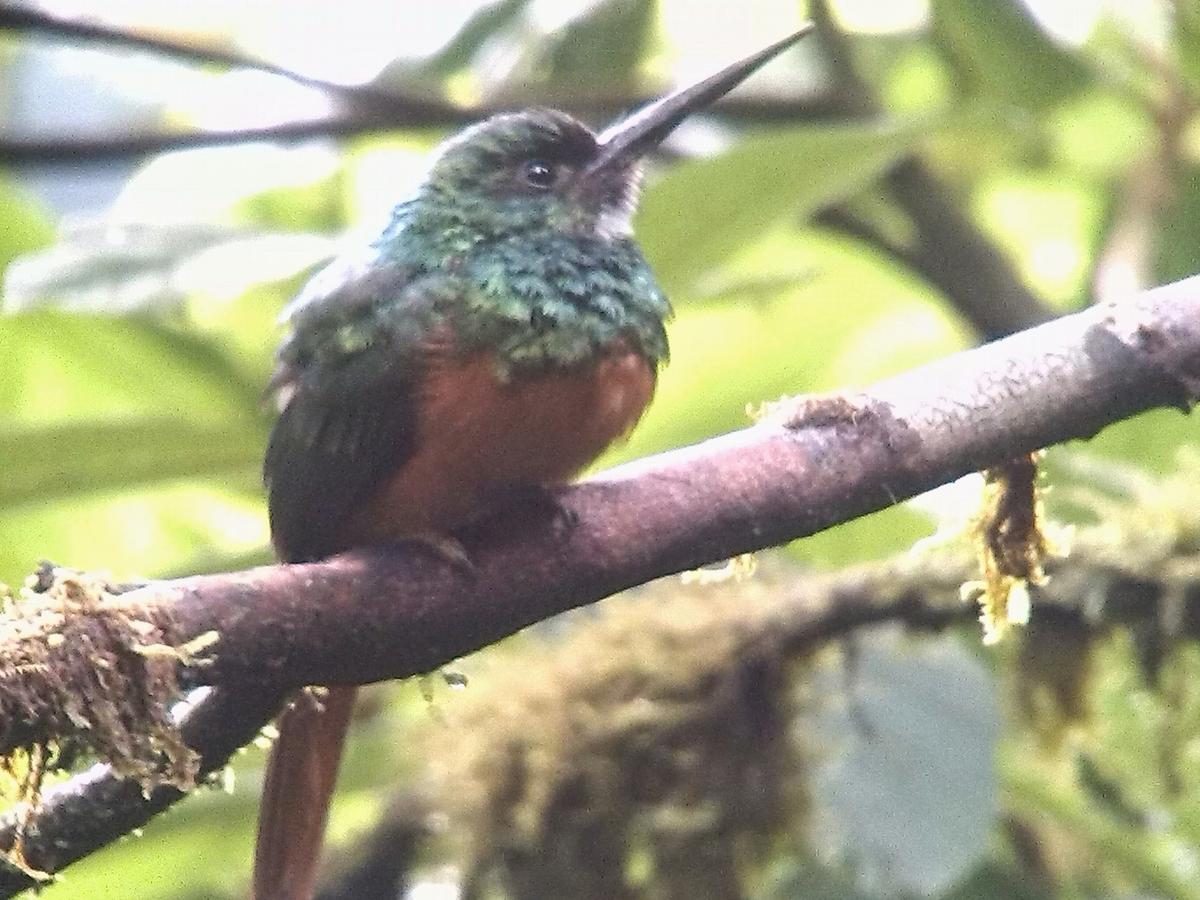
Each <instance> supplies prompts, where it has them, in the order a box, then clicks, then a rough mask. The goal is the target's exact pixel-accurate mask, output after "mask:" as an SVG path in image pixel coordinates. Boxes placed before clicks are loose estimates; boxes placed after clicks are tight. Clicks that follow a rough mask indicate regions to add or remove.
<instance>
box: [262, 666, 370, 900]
mask: <svg viewBox="0 0 1200 900" xmlns="http://www.w3.org/2000/svg"><path fill="white" fill-rule="evenodd" d="M356 693H357V688H354V687H333V688H330V689H329V691H328V693H327V695H326V696H325V698H324V700H323V701H322V703H321V705H320V706H318V705H317V704H315V703H306V702H300V703H296V704H293V705H292V706H291V707H290V708H289V709H288V710H287V711H286V712H285V713H284V714H283V716H282V717H281V718H280V720H279V738H278V740H276V741H275V744H274V746H273V747H272V748H271V757H270V759H269V760H268V762H267V776H266V783H265V784H264V786H263V798H262V807H261V809H260V810H259V814H258V843H257V845H256V846H255V848H254V900H311V898H312V896H313V891H314V890H315V886H316V878H317V862H318V860H319V858H320V853H321V842H322V839H323V838H324V835H325V820H326V818H327V816H328V814H329V801H330V799H331V798H332V796H333V786H334V782H335V781H336V780H337V772H338V764H339V762H340V761H341V758H342V744H343V743H344V741H345V737H346V730H347V728H348V727H349V725H350V713H351V712H352V710H353V708H354V697H355V694H356Z"/></svg>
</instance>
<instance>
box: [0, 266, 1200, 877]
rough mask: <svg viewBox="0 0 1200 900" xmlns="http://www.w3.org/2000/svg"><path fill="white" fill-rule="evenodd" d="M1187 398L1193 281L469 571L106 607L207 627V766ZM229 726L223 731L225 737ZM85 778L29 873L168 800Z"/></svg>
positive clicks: (509, 538)
mask: <svg viewBox="0 0 1200 900" xmlns="http://www.w3.org/2000/svg"><path fill="white" fill-rule="evenodd" d="M1198 397H1200V276H1197V277H1193V278H1190V279H1186V280H1184V281H1181V282H1177V283H1175V284H1171V285H1168V286H1165V287H1161V288H1158V289H1155V290H1152V291H1149V292H1146V293H1145V294H1142V295H1140V296H1138V297H1136V298H1134V299H1132V300H1130V301H1127V302H1125V303H1122V304H1103V305H1098V306H1095V307H1092V308H1090V309H1088V310H1086V311H1084V312H1081V313H1077V314H1075V315H1072V316H1067V317H1064V318H1062V319H1060V320H1057V321H1055V322H1051V323H1049V324H1046V325H1042V326H1039V327H1037V328H1034V329H1031V330H1028V331H1026V332H1022V333H1020V334H1017V335H1014V336H1012V337H1010V338H1007V339H1004V340H1001V341H997V342H995V343H992V344H989V345H986V346H984V347H980V348H976V349H974V350H970V351H966V352H963V353H960V354H957V355H955V356H952V357H949V358H947V359H944V360H941V361H939V362H936V363H933V364H931V365H927V366H924V367H921V368H918V369H915V370H913V371H910V372H908V373H905V374H903V375H900V376H898V377H895V378H891V379H888V380H886V381H883V382H880V383H878V384H876V385H874V386H873V387H871V388H869V389H867V390H865V391H863V392H862V393H861V394H857V395H849V396H830V397H817V398H808V399H805V398H801V399H799V400H795V401H791V402H789V403H785V404H780V405H779V406H777V407H776V408H775V409H774V410H773V411H772V412H771V413H770V414H769V415H768V416H767V417H766V418H765V419H764V420H763V421H761V422H760V423H759V424H756V425H754V426H752V427H750V428H746V429H743V430H741V431H738V432H734V433H731V434H727V435H724V436H721V437H718V438H714V439H712V440H710V441H706V442H704V443H702V444H698V445H696V446H693V447H688V448H684V449H680V450H676V451H673V452H670V453H666V454H663V455H661V456H657V457H652V458H649V459H646V460H642V461H640V462H636V463H633V464H630V465H627V466H623V467H620V468H618V469H614V470H612V471H610V472H607V473H604V474H602V475H600V476H598V477H596V478H594V479H592V480H589V481H586V482H584V483H582V484H578V485H575V486H573V487H569V488H565V489H563V490H562V491H561V492H560V493H559V495H558V500H559V501H560V502H561V503H562V505H563V506H564V507H565V508H566V509H567V510H569V511H570V512H572V513H574V514H575V515H576V516H577V517H578V524H577V525H575V526H574V527H573V528H571V529H570V530H569V531H565V532H564V531H563V530H562V529H561V528H559V527H556V525H555V521H553V520H551V519H550V518H549V517H546V516H544V515H542V516H538V515H530V516H528V521H527V522H524V523H523V525H522V523H518V522H516V521H514V520H513V518H511V517H506V518H505V520H504V521H503V522H500V521H496V522H492V523H490V524H489V523H483V524H481V525H479V526H477V527H474V528H472V529H470V530H469V531H468V532H465V533H463V534H462V535H461V539H462V541H463V543H464V545H465V547H466V549H467V551H468V553H469V555H470V557H471V559H472V561H473V563H474V566H475V571H474V572H473V573H472V574H470V575H468V574H466V573H464V572H463V571H461V569H458V568H455V567H454V566H451V565H448V564H446V563H445V562H444V561H442V560H441V559H440V558H439V557H438V556H436V555H435V554H431V553H429V552H428V551H427V550H425V549H423V548H422V547H420V546H412V547H392V548H375V549H364V550H359V551H355V552H351V553H347V554H344V555H342V556H339V557H336V558H334V559H332V560H329V561H327V562H323V563H314V564H308V565H296V566H270V567H263V568H259V569H253V570H250V571H247V572H239V573H231V574H221V575H210V576H200V577H194V578H186V579H180V580H177V581H170V582H162V583H155V584H151V585H148V586H146V587H143V588H140V589H138V590H134V591H131V592H129V593H127V594H123V595H121V597H120V598H119V599H118V600H114V601H113V602H119V603H122V604H128V605H130V606H131V607H133V608H136V609H140V610H147V611H151V610H152V611H155V613H156V614H159V615H163V614H166V615H170V616H171V617H173V619H174V622H175V624H176V625H177V627H178V629H179V634H180V636H181V638H183V639H189V638H192V637H196V636H198V635H201V634H203V633H205V632H208V631H210V630H216V631H217V632H219V634H220V640H219V642H218V644H217V645H216V648H215V650H216V658H215V660H214V661H213V662H212V664H211V665H209V666H206V667H203V668H198V669H195V670H194V672H193V675H194V677H195V678H196V679H197V680H203V681H206V682H211V683H214V684H218V685H219V686H220V688H219V690H218V691H216V692H214V695H213V697H211V698H209V700H208V701H207V702H206V703H205V704H204V705H202V706H201V707H198V709H197V711H196V713H195V715H196V716H199V717H201V719H202V720H203V721H204V722H206V723H207V724H205V725H203V726H201V725H196V724H194V723H195V722H197V721H200V719H194V718H192V717H189V719H188V725H187V728H186V736H187V739H188V740H189V741H190V742H193V746H194V747H195V748H196V749H197V750H198V751H199V752H201V754H202V755H203V757H204V768H205V769H206V770H210V771H211V770H212V769H214V768H217V767H219V766H221V765H223V764H224V761H225V759H226V758H227V757H228V753H229V752H230V750H231V748H232V746H234V745H236V744H237V743H238V742H245V741H246V740H248V739H249V737H250V736H251V732H252V731H253V730H254V728H256V727H257V726H258V725H261V724H263V723H264V722H265V721H266V720H267V718H268V717H269V716H270V714H271V713H272V712H273V711H274V708H275V704H276V701H277V698H278V697H279V696H280V695H281V694H282V693H283V692H284V691H286V690H287V689H288V688H292V687H295V686H298V685H303V684H312V683H317V684H337V683H366V682H370V681H375V680H379V679H385V678H398V677H405V676H408V675H412V674H415V673H419V672H426V671H429V670H431V669H433V668H436V667H437V666H440V665H442V664H444V663H446V662H448V661H450V660H452V659H454V658H456V657H458V656H461V655H463V654H465V653H469V652H472V651H474V650H476V649H478V648H480V647H483V646H485V645H487V644H489V643H491V642H493V641H495V640H498V639H500V638H502V637H504V636H506V635H509V634H512V633H514V632H516V631H518V630H520V629H521V628H524V627H525V626H527V625H529V624H531V623H533V622H536V621H539V620H541V619H544V618H547V617H549V616H551V615H554V614H556V613H559V612H562V611H564V610H567V609H571V608H574V607H577V606H580V605H583V604H586V603H591V602H594V601H596V600H598V599H601V598H602V597H605V596H608V595H610V594H612V593H614V592H615V591H618V590H621V589H622V588H625V587H629V586H632V585H635V584H640V583H643V582H646V581H649V580H651V579H653V578H657V577H660V576H663V575H668V574H671V573H674V572H679V571H683V570H687V569H692V568H695V567H697V566H700V565H704V564H706V563H711V562H714V561H717V560H721V559H725V558H728V557H730V556H733V555H735V554H739V553H744V552H747V551H752V550H757V549H761V548H764V547H769V546H773V545H776V544H779V543H782V542H785V541H788V540H792V539H795V538H799V537H803V536H805V535H809V534H812V533H814V532H816V531H819V530H821V529H823V528H827V527H830V526H832V525H835V524H838V523H840V522H844V521H847V520H849V519H852V518H855V517H856V516H859V515H862V514H864V513H868V512H872V511H874V510H877V509H881V508H883V507H885V506H888V505H889V504H892V503H895V502H897V501H899V500H902V499H905V498H907V497H911V496H913V495H915V494H918V493H921V492H923V491H925V490H928V489H930V488H932V487H935V486H937V485H939V484H943V483H945V482H948V481H951V480H953V479H955V478H957V477H959V476H961V475H963V474H965V473H968V472H971V471H975V470H978V469H981V468H985V467H987V466H990V465H993V464H995V463H998V462H1001V461H1003V460H1006V459H1009V458H1011V457H1013V456H1015V455H1018V454H1022V453H1027V452H1029V451H1032V450H1034V449H1037V448H1040V447H1044V446H1047V445H1050V444H1055V443H1059V442H1062V441H1066V440H1070V439H1074V438H1081V437H1089V436H1091V435H1092V434H1094V433H1095V432H1097V431H1098V430H1100V429H1101V428H1103V427H1104V426H1105V425H1107V424H1109V423H1111V422H1115V421H1117V420H1119V419H1123V418H1126V417H1128V416H1131V415H1133V414H1135V413H1138V412H1141V411H1143V410H1147V409H1150V408H1152V407H1158V406H1173V407H1177V408H1180V409H1183V410H1187V409H1188V408H1189V407H1190V406H1191V405H1192V404H1193V403H1194V402H1195V401H1196V400H1197V398H1198ZM50 662H51V664H53V659H51V661H50ZM214 709H215V710H217V711H218V712H211V711H212V710H214ZM247 710H251V711H250V712H247ZM204 717H207V718H204ZM223 717H229V718H231V719H232V723H233V724H231V725H230V726H228V727H227V728H223V727H222V726H221V724H220V721H219V720H220V719H222V718H223ZM80 778H81V779H83V781H82V782H81V781H80V779H76V780H75V781H74V782H68V783H67V784H66V785H63V786H61V787H60V788H59V789H58V791H57V792H55V793H54V794H52V795H51V797H50V798H49V800H48V801H47V804H46V806H45V807H44V808H43V809H42V810H40V811H39V812H38V813H37V814H35V816H34V820H33V831H32V833H31V834H32V837H33V838H34V841H33V842H32V843H31V844H30V846H29V848H28V849H27V852H28V853H29V858H30V860H31V862H33V864H34V865H42V866H46V867H47V868H49V869H53V870H57V869H59V868H61V867H62V866H64V865H66V864H67V863H69V862H71V861H72V860H74V859H77V858H79V856H81V855H84V854H86V853H87V852H90V850H91V849H94V848H95V847H96V846H99V844H100V843H102V841H101V840H100V838H99V837H98V836H97V835H96V833H95V832H96V830H97V829H102V828H103V827H105V826H104V825H103V823H98V822H90V823H81V822H79V821H77V819H78V818H79V817H76V816H72V815H71V809H72V805H73V804H76V807H75V808H79V809H82V808H89V807H87V806H86V804H87V802H88V801H87V798H88V797H93V796H96V795H100V796H102V797H104V798H106V801H108V800H113V798H115V800H113V802H117V801H119V803H120V804H121V805H120V810H121V811H120V812H119V814H114V816H113V822H114V823H115V825H114V827H113V828H112V830H111V831H110V832H109V833H108V835H107V839H115V837H117V836H118V834H119V833H121V831H122V830H128V829H131V828H133V827H135V826H136V825H138V824H141V822H144V821H145V820H146V819H148V818H149V817H150V816H152V815H153V814H154V813H156V812H157V811H159V810H160V809H161V808H163V807H164V806H166V805H167V804H168V803H170V802H172V801H173V800H174V799H177V797H178V794H177V792H164V791H163V790H159V791H156V792H154V793H152V795H151V797H150V798H148V799H146V800H142V798H141V797H140V795H138V796H133V793H134V792H135V789H131V788H129V787H127V786H126V787H122V786H121V783H120V782H119V780H118V779H116V778H115V777H113V776H112V775H111V773H105V772H103V771H102V770H98V771H96V772H93V773H91V774H85V775H84V776H80ZM60 798H61V799H60ZM67 798H70V799H69V800H68V799H67ZM90 808H94V807H90ZM92 818H95V817H94V816H92ZM77 831H82V833H84V834H85V838H84V839H82V840H78V841H77V840H76V839H75V834H76V832H77ZM2 839H3V833H2V832H0V840H2ZM43 850H44V852H45V854H46V855H45V856H40V855H38V854H39V853H40V852H42V851H43ZM8 884H9V882H6V881H4V880H3V879H2V878H0V887H3V888H4V890H9V888H8V887H7V885H8ZM0 895H3V896H8V895H10V894H4V893H3V891H0Z"/></svg>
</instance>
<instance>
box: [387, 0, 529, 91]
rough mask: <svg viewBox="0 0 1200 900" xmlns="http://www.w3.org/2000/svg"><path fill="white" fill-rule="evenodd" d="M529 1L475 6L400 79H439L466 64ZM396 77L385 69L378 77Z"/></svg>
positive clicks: (390, 81)
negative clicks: (436, 48) (444, 41)
mask: <svg viewBox="0 0 1200 900" xmlns="http://www.w3.org/2000/svg"><path fill="white" fill-rule="evenodd" d="M529 3H530V0H500V2H497V3H488V4H486V5H485V6H483V8H482V9H479V10H476V11H475V12H474V13H473V14H472V15H471V16H470V17H469V18H468V19H467V21H466V22H465V23H464V24H463V26H462V28H460V29H459V31H458V33H457V34H456V35H455V36H454V37H453V38H452V39H451V40H450V42H449V43H448V44H446V46H445V47H443V48H442V49H441V50H439V51H438V52H437V53H435V54H434V55H433V56H431V57H429V58H428V59H427V60H425V61H424V62H423V63H421V64H420V65H419V66H417V67H416V68H414V69H412V71H411V74H410V75H409V76H406V77H405V78H404V79H403V80H404V81H405V82H408V81H410V80H411V79H412V78H414V77H415V78H417V79H422V80H428V81H434V82H441V81H443V80H445V79H446V78H448V77H450V76H451V75H454V74H456V73H458V72H461V71H463V70H464V69H466V68H468V67H469V66H470V65H471V63H472V61H473V60H474V59H475V55H476V54H477V53H478V52H479V51H480V50H481V49H482V48H483V46H484V45H485V44H486V43H487V42H488V41H490V40H492V39H493V38H494V37H495V36H496V35H497V34H499V33H501V32H502V31H503V30H504V29H506V28H508V27H509V26H510V25H511V24H512V23H513V22H514V20H516V18H517V17H518V16H519V15H520V14H521V13H522V12H523V11H524V10H525V7H527V6H528V5H529ZM397 80H399V79H396V78H395V77H394V73H392V72H389V71H388V70H385V72H384V74H383V75H381V76H380V78H379V79H378V81H379V83H381V84H384V85H387V84H394V83H395V82H396V81H397Z"/></svg>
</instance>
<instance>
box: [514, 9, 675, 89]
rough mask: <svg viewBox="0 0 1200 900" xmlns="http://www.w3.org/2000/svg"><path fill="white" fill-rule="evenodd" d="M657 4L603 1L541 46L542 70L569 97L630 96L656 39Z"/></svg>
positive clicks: (548, 81)
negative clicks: (641, 65) (643, 61)
mask: <svg viewBox="0 0 1200 900" xmlns="http://www.w3.org/2000/svg"><path fill="white" fill-rule="evenodd" d="M657 8H658V4H657V2H656V0H607V2H604V3H599V4H597V5H596V6H595V7H594V8H593V9H591V10H588V12H586V13H585V14H584V15H582V16H580V17H579V18H577V19H575V20H574V21H572V22H569V23H568V24H567V25H565V26H564V27H562V28H560V29H558V30H557V31H555V32H553V33H552V34H551V35H550V36H549V39H548V40H547V42H546V44H545V46H544V47H540V48H538V49H537V63H536V64H535V66H534V71H535V73H536V75H537V76H538V78H539V79H540V80H541V81H543V82H544V83H545V84H547V85H553V86H554V88H555V96H558V97H563V98H564V102H565V100H566V99H569V98H571V97H574V96H583V97H589V98H593V99H594V98H596V97H604V96H609V97H626V96H628V95H629V94H631V93H633V92H635V91H636V89H637V86H638V83H639V81H640V78H639V77H638V67H639V65H640V64H641V62H642V60H643V59H644V58H645V56H646V54H647V52H648V50H649V49H650V47H651V45H652V42H653V37H654V29H655V25H656V23H657V16H656V12H657ZM521 86H522V88H524V84H523V83H522V85H521Z"/></svg>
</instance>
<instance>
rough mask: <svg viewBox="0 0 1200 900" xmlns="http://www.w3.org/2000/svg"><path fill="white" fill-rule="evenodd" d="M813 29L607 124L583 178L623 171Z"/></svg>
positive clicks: (804, 29) (808, 29) (806, 29)
mask: <svg viewBox="0 0 1200 900" xmlns="http://www.w3.org/2000/svg"><path fill="white" fill-rule="evenodd" d="M812 29H813V26H812V23H809V24H807V25H805V26H804V27H803V28H801V29H800V30H799V31H797V32H796V33H795V34H792V35H789V36H788V37H785V38H784V39H783V40H781V41H777V42H776V43H774V44H772V45H771V46H769V47H766V48H765V49H762V50H759V51H758V52H757V53H755V54H754V55H753V56H748V57H746V58H745V59H743V60H741V61H740V62H736V63H734V64H733V65H731V66H729V67H727V68H725V69H722V70H721V71H720V72H717V73H716V74H715V75H710V76H709V77H708V78H705V79H704V80H703V81H701V82H698V83H697V84H693V85H691V86H690V87H685V88H680V89H679V90H677V91H675V92H674V93H673V94H667V96H665V97H662V98H660V99H658V100H655V101H654V102H653V103H651V104H649V105H647V106H644V107H642V108H641V109H639V110H638V111H637V112H635V113H633V114H632V115H629V116H627V117H626V118H624V119H621V120H620V121H619V122H616V123H615V124H613V125H610V126H609V127H608V128H606V129H605V130H604V131H602V132H601V133H600V136H599V139H598V141H599V144H600V153H599V154H598V155H597V156H596V158H595V159H594V160H592V162H591V163H590V164H589V165H588V167H587V169H586V170H585V171H584V172H583V176H584V179H587V178H588V177H589V176H592V175H596V174H598V173H600V172H602V171H611V170H613V169H618V168H623V167H625V166H627V165H629V164H631V163H633V162H634V161H635V160H637V159H639V158H640V157H642V156H644V155H645V154H646V153H648V152H649V151H650V150H652V149H654V148H655V147H657V146H658V144H659V143H661V142H662V140H663V139H664V138H665V137H666V136H667V135H668V134H670V133H671V132H672V131H674V130H675V128H676V127H677V126H678V125H679V124H680V123H681V122H682V121H683V120H684V119H686V118H687V117H688V116H690V115H691V114H692V113H694V112H696V111H697V110H699V109H703V108H704V107H706V106H708V105H709V104H710V103H712V102H714V101H715V100H719V99H720V98H721V97H723V96H725V95H726V94H728V93H729V92H730V91H731V90H733V89H734V88H735V87H737V86H738V85H739V84H741V83H742V82H743V81H745V80H746V79H747V78H749V77H750V76H751V75H752V74H754V72H756V71H757V70H758V69H760V68H762V67H763V66H764V65H766V64H767V63H768V62H770V61H771V60H772V59H774V58H775V57H776V56H778V55H779V54H780V53H782V52H783V51H784V50H786V49H787V48H788V47H791V46H792V45H793V44H795V43H796V42H797V41H799V40H800V38H802V37H804V36H805V35H806V34H808V33H809V32H810V31H812Z"/></svg>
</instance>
